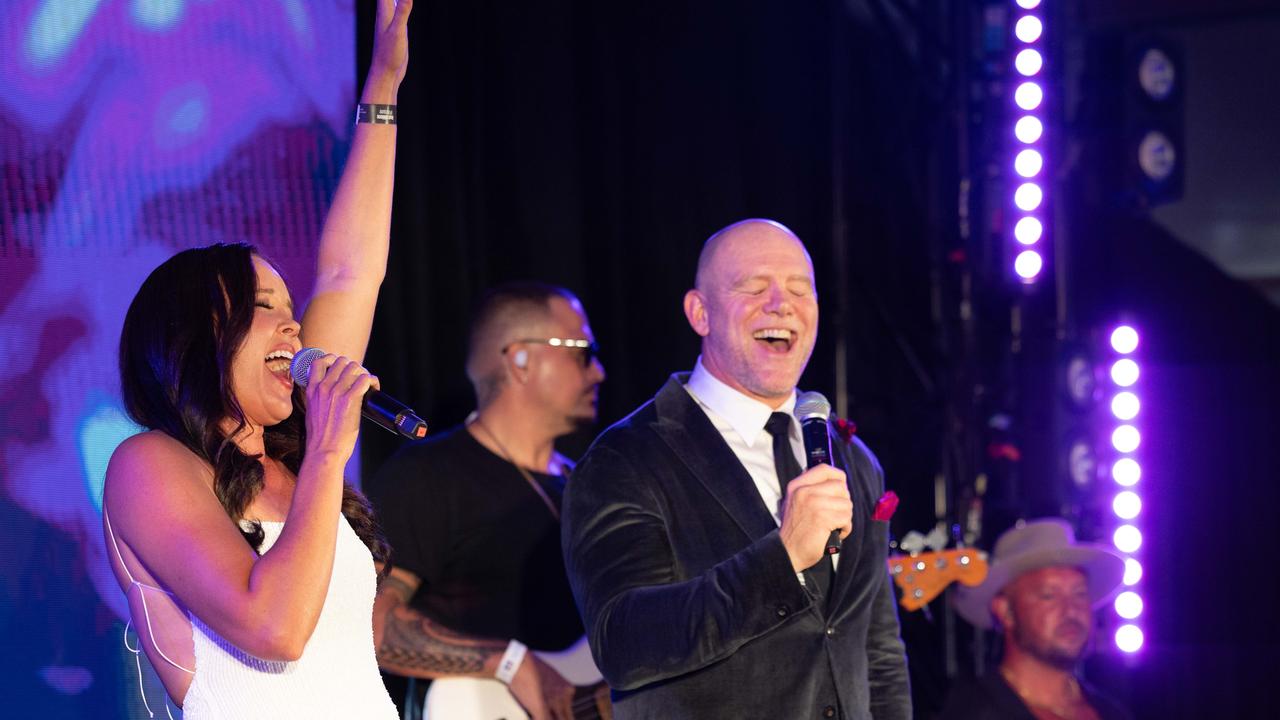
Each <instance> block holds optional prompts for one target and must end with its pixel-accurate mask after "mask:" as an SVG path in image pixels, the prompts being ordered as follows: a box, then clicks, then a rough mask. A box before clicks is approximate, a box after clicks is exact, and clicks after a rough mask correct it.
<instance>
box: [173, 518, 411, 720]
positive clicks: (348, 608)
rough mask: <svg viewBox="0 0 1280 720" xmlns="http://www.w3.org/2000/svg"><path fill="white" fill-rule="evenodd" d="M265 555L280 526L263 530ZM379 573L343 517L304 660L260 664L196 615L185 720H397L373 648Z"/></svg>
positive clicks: (265, 526)
mask: <svg viewBox="0 0 1280 720" xmlns="http://www.w3.org/2000/svg"><path fill="white" fill-rule="evenodd" d="M262 529H263V532H265V533H266V537H265V538H264V539H263V542H262V553H263V554H266V553H267V552H269V551H270V550H271V546H272V545H273V544H275V542H276V540H277V539H279V537H280V532H281V531H282V530H283V529H284V523H282V522H264V523H262ZM376 592H377V573H376V571H375V570H374V567H373V558H372V557H371V556H370V555H369V549H368V548H366V547H365V546H364V543H362V542H361V541H360V538H359V536H357V535H356V533H355V531H354V530H352V529H351V526H350V525H349V524H348V523H347V520H346V518H344V517H342V516H341V515H339V516H338V542H337V547H336V550H335V553H334V559H333V575H332V576H331V577H330V578H329V591H328V593H327V594H326V595H325V598H324V607H323V608H322V609H321V611H320V619H319V621H318V622H317V623H316V629H315V632H314V633H312V635H311V639H310V640H308V641H307V645H306V647H305V648H304V649H303V651H302V657H300V658H298V659H297V660H296V661H294V662H277V661H271V660H262V659H259V658H256V657H253V656H252V655H249V654H248V653H246V652H244V651H243V650H241V649H239V648H237V647H235V646H234V645H232V644H231V643H230V642H228V641H227V640H226V639H224V638H223V637H221V636H220V635H218V634H217V633H216V632H214V631H213V629H212V628H210V627H209V626H207V625H205V624H204V623H202V622H200V620H199V619H197V618H196V617H195V616H194V615H192V616H191V628H192V635H193V637H194V640H195V661H196V663H195V664H196V666H195V674H194V677H193V678H192V680H191V687H190V689H188V690H187V696H186V698H185V700H184V702H183V707H182V710H183V717H184V718H186V720H205V719H206V718H218V719H220V720H221V719H223V718H228V719H230V718H234V719H235V720H253V719H254V718H263V720H266V719H268V718H269V719H270V720H278V719H279V718H344V719H345V718H373V719H380V718H385V719H386V720H395V719H396V718H397V717H398V715H397V714H396V708H395V705H394V704H393V703H392V702H391V698H390V696H388V695H387V690H386V688H385V687H384V686H383V684H382V678H381V677H380V676H379V675H378V663H377V659H376V658H375V656H374V648H373V598H374V595H375V594H376Z"/></svg>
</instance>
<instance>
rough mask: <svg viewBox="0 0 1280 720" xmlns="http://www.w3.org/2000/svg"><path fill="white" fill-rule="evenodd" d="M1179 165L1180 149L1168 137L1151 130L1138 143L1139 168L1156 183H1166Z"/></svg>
mask: <svg viewBox="0 0 1280 720" xmlns="http://www.w3.org/2000/svg"><path fill="white" fill-rule="evenodd" d="M1177 165H1178V149H1177V148H1176V147H1174V145H1173V141H1172V140H1170V139H1169V136H1168V135H1165V134H1164V133H1162V132H1160V131H1159V130H1150V131H1148V132H1147V133H1146V134H1145V135H1143V136H1142V140H1141V141H1139V143H1138V167H1140V168H1142V172H1143V174H1144V175H1146V176H1147V177H1148V178H1150V179H1151V180H1152V181H1154V182H1164V181H1165V180H1168V179H1169V176H1170V175H1172V174H1173V171H1174V169H1175V168H1176V167H1177Z"/></svg>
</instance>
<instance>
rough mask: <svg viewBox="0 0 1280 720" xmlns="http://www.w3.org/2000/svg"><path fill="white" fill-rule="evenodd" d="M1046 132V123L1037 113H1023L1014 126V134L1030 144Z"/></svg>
mask: <svg viewBox="0 0 1280 720" xmlns="http://www.w3.org/2000/svg"><path fill="white" fill-rule="evenodd" d="M1043 134H1044V124H1043V123H1041V122H1040V118H1038V117H1036V116H1035V115H1023V116H1022V117H1021V118H1019V119H1018V122H1017V123H1015V124H1014V126H1013V135H1014V137H1016V138H1018V140H1020V141H1022V142H1024V143H1026V144H1027V145H1030V144H1031V143H1033V142H1035V141H1037V140H1039V139H1040V136H1041V135H1043Z"/></svg>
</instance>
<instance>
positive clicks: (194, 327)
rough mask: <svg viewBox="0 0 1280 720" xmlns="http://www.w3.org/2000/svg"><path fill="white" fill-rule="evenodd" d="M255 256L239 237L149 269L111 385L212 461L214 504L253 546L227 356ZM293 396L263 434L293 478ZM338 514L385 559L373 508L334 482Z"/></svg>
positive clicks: (146, 418)
mask: <svg viewBox="0 0 1280 720" xmlns="http://www.w3.org/2000/svg"><path fill="white" fill-rule="evenodd" d="M255 255H257V252H256V251H255V250H254V248H253V247H252V246H250V245H245V244H243V243H237V244H225V245H224V244H218V245H210V246H208V247H202V248H195V249H191V250H184V251H182V252H180V253H178V254H176V255H174V256H173V257H171V258H169V259H168V260H166V261H165V262H164V263H162V264H161V265H160V266H159V267H157V268H156V269H155V270H153V271H152V272H151V274H150V275H149V276H148V277H147V279H146V281H144V282H143V283H142V287H141V288H139V289H138V294H137V295H135V296H134V298H133V302H132V303H130V305H129V311H128V313H126V314H125V318H124V329H123V330H122V331H121V332H120V391H121V394H122V395H123V397H124V405H125V410H126V411H127V412H128V414H129V417H130V418H132V419H133V421H134V422H136V423H138V424H139V425H141V426H143V427H145V428H148V429H151V430H159V431H161V432H164V433H165V434H167V435H169V436H170V437H172V438H174V439H175V440H177V441H178V442H180V443H182V444H183V445H184V446H186V447H187V449H189V450H190V451H191V452H193V453H195V454H196V455H197V456H199V457H200V458H201V459H203V460H204V461H205V462H207V463H209V464H210V465H211V466H212V467H213V490H214V493H215V494H216V495H217V496H218V502H220V503H222V507H223V508H224V509H225V510H226V511H227V515H229V516H230V517H231V520H232V521H233V522H235V523H236V524H237V526H239V527H240V532H241V533H242V534H243V535H244V537H245V540H246V541H248V543H249V545H250V546H252V547H253V549H254V550H255V551H260V549H261V547H262V541H263V537H264V534H263V530H262V526H261V524H259V523H256V522H254V523H252V524H251V526H250V527H249V528H248V529H245V528H244V527H243V526H241V521H242V520H243V519H244V511H245V508H247V507H248V506H249V504H250V503H251V502H253V499H254V498H255V497H257V495H258V493H259V492H261V491H262V486H263V471H262V464H261V463H260V462H259V457H258V456H257V455H249V454H246V453H245V452H243V451H242V450H241V449H240V447H239V446H237V445H236V444H235V443H234V442H232V441H231V437H233V436H234V435H235V433H237V432H239V431H240V430H241V429H243V428H244V427H245V425H246V420H245V417H244V411H243V410H242V409H241V407H240V404H239V403H238V402H237V401H236V398H235V395H234V394H233V393H232V392H231V363H232V360H233V359H234V358H235V355H236V352H237V351H238V350H239V349H240V345H241V344H242V343H243V342H244V339H245V336H246V335H247V334H248V332H249V328H250V326H251V325H252V324H253V313H254V303H255V297H256V295H257V290H258V278H257V273H256V272H255V271H254V267H253V258H254V256H255ZM301 401H302V391H301V390H300V389H299V388H297V387H295V388H294V392H293V413H292V414H290V415H289V418H288V419H287V420H285V421H284V422H282V423H280V424H279V425H274V426H272V427H268V428H265V430H264V433H263V435H264V436H263V442H264V446H265V449H266V454H267V456H268V457H271V458H274V459H275V460H278V461H280V462H281V463H283V464H284V466H285V467H287V468H289V470H290V471H291V472H293V473H294V474H295V475H297V473H298V471H299V468H300V467H301V466H302V454H303V448H304V447H305V445H306V424H305V423H304V422H303V410H302V402H301ZM224 418H231V419H232V420H235V421H236V422H237V427H236V428H235V429H234V430H233V431H232V432H231V434H227V433H226V432H224V430H223V429H222V426H221V425H222V420H223V419H224ZM342 514H343V515H344V516H345V517H346V518H347V522H349V523H350V524H351V527H352V529H354V530H355V531H356V534H357V535H359V536H360V539H361V540H362V541H363V542H364V544H365V545H366V546H368V548H369V551H370V552H371V553H373V557H374V559H375V560H378V561H380V562H385V561H386V559H387V556H388V555H389V552H388V547H387V541H386V538H384V537H383V535H382V531H381V530H380V529H379V527H378V524H377V522H376V521H375V519H374V516H373V509H372V508H371V507H370V505H369V502H368V500H366V499H365V497H364V496H363V495H361V494H360V493H359V492H357V491H356V490H355V489H353V488H352V487H350V486H346V487H345V488H344V489H343V493H342Z"/></svg>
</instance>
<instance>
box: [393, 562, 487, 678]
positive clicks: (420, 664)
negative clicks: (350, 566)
mask: <svg viewBox="0 0 1280 720" xmlns="http://www.w3.org/2000/svg"><path fill="white" fill-rule="evenodd" d="M378 592H379V593H384V592H386V593H392V594H393V595H394V597H395V600H396V602H395V604H394V605H393V607H392V608H391V609H390V611H389V612H388V613H387V616H386V621H385V625H384V626H383V631H382V644H381V645H380V646H379V647H378V664H379V665H381V666H382V667H383V668H384V669H386V670H389V671H391V672H394V673H397V674H402V675H410V676H415V677H441V676H445V675H475V674H478V673H482V672H483V671H484V664H485V660H487V659H488V658H489V657H490V656H491V655H494V654H499V653H502V652H503V650H504V649H505V648H506V643H503V642H498V641H494V640H482V639H478V638H471V637H467V636H465V635H460V634H458V633H455V632H453V631H452V630H449V629H448V628H445V627H443V626H441V625H439V624H438V623H435V622H433V621H431V619H429V618H427V617H425V616H423V615H422V614H421V613H419V612H418V611H416V610H414V609H412V608H410V607H407V606H406V605H405V604H404V603H405V602H406V601H407V599H408V598H409V597H411V596H412V595H413V590H412V588H410V586H409V585H407V584H406V583H404V582H403V581H402V580H399V579H397V578H394V577H391V576H389V575H388V576H387V577H386V578H384V579H383V581H382V585H381V586H380V587H379V588H378Z"/></svg>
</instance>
